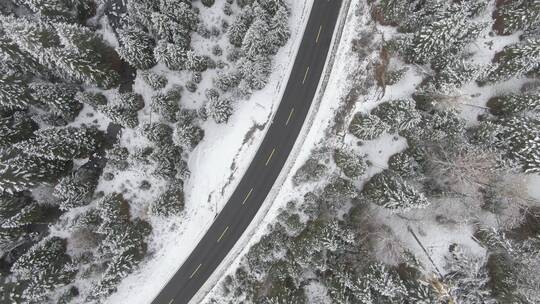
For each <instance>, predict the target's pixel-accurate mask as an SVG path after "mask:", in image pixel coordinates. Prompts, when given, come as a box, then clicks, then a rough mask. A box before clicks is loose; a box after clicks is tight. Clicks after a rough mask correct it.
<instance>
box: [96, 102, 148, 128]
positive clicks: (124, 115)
mask: <svg viewBox="0 0 540 304" xmlns="http://www.w3.org/2000/svg"><path fill="white" fill-rule="evenodd" d="M99 111H100V112H101V113H103V115H105V116H107V117H108V118H109V119H110V120H111V121H112V122H113V123H116V124H119V125H121V126H123V127H126V128H135V127H137V126H138V125H139V118H138V116H137V112H135V111H133V110H131V109H126V108H125V107H123V106H120V105H107V106H102V107H99Z"/></svg>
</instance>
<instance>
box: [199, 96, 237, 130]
mask: <svg viewBox="0 0 540 304" xmlns="http://www.w3.org/2000/svg"><path fill="white" fill-rule="evenodd" d="M231 103H232V100H231V99H230V98H228V97H215V98H211V99H210V100H208V101H207V103H206V105H205V107H206V114H207V115H208V116H209V117H212V119H214V121H215V122H216V123H218V124H220V123H227V121H228V120H229V117H230V116H231V115H232V113H233V108H232V105H231Z"/></svg>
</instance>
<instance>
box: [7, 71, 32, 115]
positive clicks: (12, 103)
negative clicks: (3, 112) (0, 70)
mask: <svg viewBox="0 0 540 304" xmlns="http://www.w3.org/2000/svg"><path fill="white" fill-rule="evenodd" d="M31 103H32V97H31V96H30V94H29V91H28V85H27V84H26V83H25V82H24V81H23V80H22V79H17V78H14V77H11V76H0V106H2V107H4V108H7V109H25V108H27V107H28V105H29V104H31Z"/></svg>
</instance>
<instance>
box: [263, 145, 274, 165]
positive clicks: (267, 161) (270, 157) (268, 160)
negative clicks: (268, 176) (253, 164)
mask: <svg viewBox="0 0 540 304" xmlns="http://www.w3.org/2000/svg"><path fill="white" fill-rule="evenodd" d="M274 152H276V149H272V153H270V156H268V159H267V160H266V164H264V165H265V166H268V163H269V162H270V160H271V159H272V156H274Z"/></svg>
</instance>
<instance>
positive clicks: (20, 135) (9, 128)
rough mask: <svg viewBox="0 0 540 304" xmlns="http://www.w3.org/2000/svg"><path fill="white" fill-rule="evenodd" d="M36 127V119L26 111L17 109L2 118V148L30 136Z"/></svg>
mask: <svg viewBox="0 0 540 304" xmlns="http://www.w3.org/2000/svg"><path fill="white" fill-rule="evenodd" d="M35 128H36V126H35V123H34V121H33V120H32V119H31V118H30V117H29V116H28V114H27V113H25V112H20V111H16V112H14V113H13V115H11V116H9V117H4V118H0V148H7V147H9V146H11V145H12V144H14V143H17V142H19V141H22V140H26V139H28V138H30V136H32V133H33V132H34V129H35Z"/></svg>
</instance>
